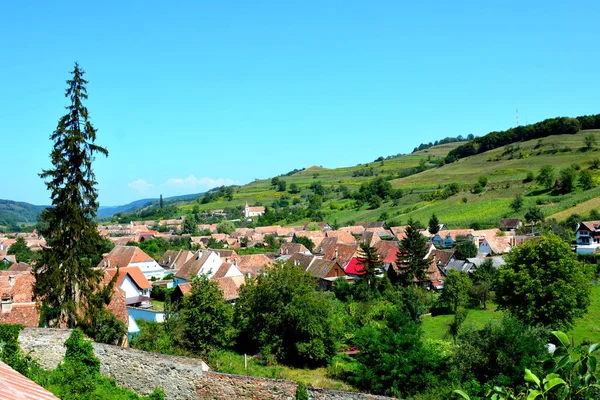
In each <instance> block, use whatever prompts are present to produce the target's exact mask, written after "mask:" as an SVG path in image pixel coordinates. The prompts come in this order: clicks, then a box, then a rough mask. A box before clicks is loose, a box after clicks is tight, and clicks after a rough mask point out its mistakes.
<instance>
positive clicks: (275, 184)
mask: <svg viewBox="0 0 600 400" xmlns="http://www.w3.org/2000/svg"><path fill="white" fill-rule="evenodd" d="M277 185H279V178H278V177H275V178H271V186H274V187H277Z"/></svg>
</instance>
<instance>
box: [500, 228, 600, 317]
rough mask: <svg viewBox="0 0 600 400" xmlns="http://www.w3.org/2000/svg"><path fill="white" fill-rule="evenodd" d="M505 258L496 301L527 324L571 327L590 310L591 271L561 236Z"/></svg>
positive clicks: (550, 236)
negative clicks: (588, 308)
mask: <svg viewBox="0 0 600 400" xmlns="http://www.w3.org/2000/svg"><path fill="white" fill-rule="evenodd" d="M505 259H506V265H505V266H504V267H503V268H502V269H501V270H500V272H499V276H498V283H497V287H496V296H497V299H496V300H497V302H498V305H499V306H500V308H502V309H506V310H508V311H510V313H511V314H512V315H514V316H515V317H517V318H519V319H520V320H522V321H523V322H524V323H527V324H531V325H537V324H541V325H544V326H550V327H554V328H564V327H570V326H572V325H573V322H574V320H575V318H577V317H579V316H581V315H582V314H583V313H584V312H585V310H586V309H587V307H588V305H589V303H590V298H589V297H590V279H591V271H590V268H589V266H588V265H586V264H584V263H582V262H580V261H579V260H578V258H577V255H576V254H575V253H573V252H572V251H571V248H570V246H569V244H568V243H565V242H564V241H563V240H561V239H560V238H559V237H558V236H556V235H554V234H552V233H550V234H545V235H543V236H542V237H541V238H540V239H539V241H538V240H530V241H528V242H526V243H525V244H523V245H521V246H519V247H515V248H513V250H512V251H511V252H510V253H509V254H508V255H507V256H506V258H505Z"/></svg>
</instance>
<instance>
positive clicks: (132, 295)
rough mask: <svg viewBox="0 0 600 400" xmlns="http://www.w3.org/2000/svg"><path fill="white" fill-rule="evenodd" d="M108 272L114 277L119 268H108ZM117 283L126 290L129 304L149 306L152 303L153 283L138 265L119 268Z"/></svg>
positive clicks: (126, 299)
mask: <svg viewBox="0 0 600 400" xmlns="http://www.w3.org/2000/svg"><path fill="white" fill-rule="evenodd" d="M106 273H107V274H108V275H110V277H111V278H112V277H114V276H115V275H116V274H117V269H116V268H111V269H107V270H106ZM116 285H117V286H118V287H120V288H121V289H122V290H123V291H124V292H125V304H126V305H127V306H135V307H147V306H149V305H150V292H151V290H152V285H151V284H150V282H148V279H146V277H145V276H144V274H143V273H142V271H141V270H140V269H139V268H138V267H124V268H119V269H118V276H117V280H116Z"/></svg>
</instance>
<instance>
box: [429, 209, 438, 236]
mask: <svg viewBox="0 0 600 400" xmlns="http://www.w3.org/2000/svg"><path fill="white" fill-rule="evenodd" d="M439 231H440V220H439V219H438V217H437V215H435V214H431V218H429V233H431V234H432V235H435V234H436V233H438V232H439Z"/></svg>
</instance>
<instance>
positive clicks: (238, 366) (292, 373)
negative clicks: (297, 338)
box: [208, 351, 354, 391]
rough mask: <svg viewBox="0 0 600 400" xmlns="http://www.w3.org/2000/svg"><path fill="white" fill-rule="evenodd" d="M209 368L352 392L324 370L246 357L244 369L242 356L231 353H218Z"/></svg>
mask: <svg viewBox="0 0 600 400" xmlns="http://www.w3.org/2000/svg"><path fill="white" fill-rule="evenodd" d="M208 363H209V365H210V367H211V368H212V369H213V370H214V371H217V372H223V373H227V374H236V375H249V376H257V377H263V378H273V379H289V380H293V381H296V382H304V383H306V384H308V385H310V386H313V387H317V388H324V389H335V390H344V391H354V389H353V388H352V387H351V386H350V385H348V384H347V383H345V382H342V381H339V380H335V379H332V378H329V377H328V376H327V369H326V368H323V367H322V368H314V369H308V368H291V367H287V366H283V365H278V364H274V365H268V363H267V362H266V361H265V360H260V359H256V358H254V357H251V356H248V357H247V368H245V367H244V355H242V354H237V353H235V352H232V351H220V352H218V353H216V354H214V355H212V356H211V358H210V359H209V360H208Z"/></svg>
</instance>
